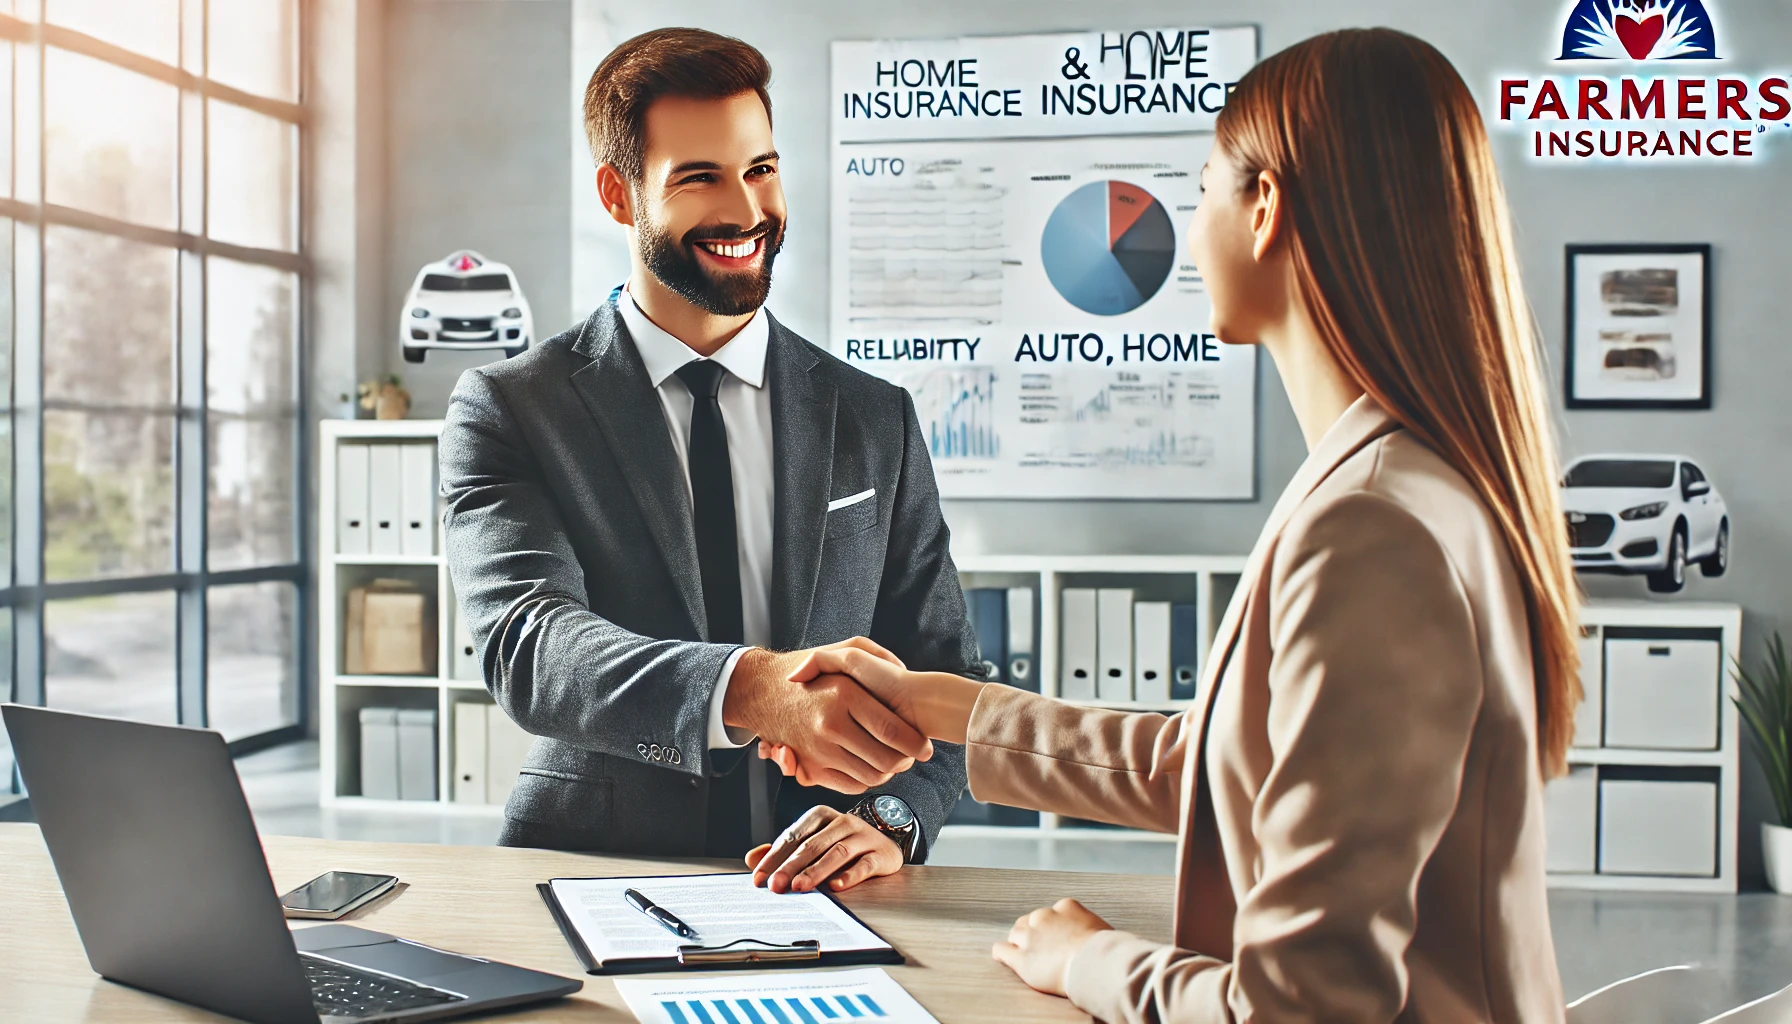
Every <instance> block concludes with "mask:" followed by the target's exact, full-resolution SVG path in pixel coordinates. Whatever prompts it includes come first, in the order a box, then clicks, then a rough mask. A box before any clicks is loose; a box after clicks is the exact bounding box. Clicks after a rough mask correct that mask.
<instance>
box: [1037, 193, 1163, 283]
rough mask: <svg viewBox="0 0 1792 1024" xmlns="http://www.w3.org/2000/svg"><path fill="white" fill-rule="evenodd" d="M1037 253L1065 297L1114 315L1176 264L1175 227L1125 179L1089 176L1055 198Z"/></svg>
mask: <svg viewBox="0 0 1792 1024" xmlns="http://www.w3.org/2000/svg"><path fill="white" fill-rule="evenodd" d="M1039 254H1040V259H1041V261H1042V262H1043V263H1044V264H1045V276H1046V277H1047V278H1049V279H1050V280H1051V283H1052V287H1053V288H1056V289H1057V290H1058V294H1059V295H1062V296H1064V301H1066V302H1068V303H1070V304H1071V305H1073V306H1075V307H1076V308H1078V309H1080V310H1082V311H1083V312H1085V313H1094V314H1096V315H1097V316H1118V315H1119V314H1121V313H1126V312H1130V311H1132V310H1135V309H1137V308H1139V307H1140V306H1142V305H1144V304H1145V303H1146V302H1147V301H1149V300H1150V298H1151V297H1152V296H1153V295H1156V294H1157V291H1158V289H1159V288H1162V287H1163V284H1164V281H1166V280H1167V279H1168V278H1169V276H1170V268H1171V267H1173V266H1175V264H1176V231H1175V229H1173V228H1172V227H1171V226H1170V215H1169V213H1168V212H1167V211H1165V210H1164V205H1163V204H1162V203H1160V202H1158V201H1157V198H1156V197H1155V196H1153V195H1152V194H1151V193H1149V192H1147V191H1145V190H1144V189H1142V188H1140V187H1139V186H1137V185H1133V184H1131V183H1129V182H1124V181H1095V182H1090V183H1089V184H1087V185H1084V186H1082V187H1081V188H1079V189H1077V190H1076V191H1075V192H1072V193H1070V194H1069V195H1067V196H1065V197H1064V199H1063V200H1062V201H1061V202H1059V203H1058V207H1057V209H1055V210H1053V211H1052V215H1051V217H1050V218H1048V219H1047V220H1046V222H1045V231H1044V233H1043V235H1042V236H1041V238H1040V242H1039Z"/></svg>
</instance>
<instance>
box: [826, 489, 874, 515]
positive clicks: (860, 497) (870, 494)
mask: <svg viewBox="0 0 1792 1024" xmlns="http://www.w3.org/2000/svg"><path fill="white" fill-rule="evenodd" d="M876 496H877V488H875V487H873V488H871V489H870V490H868V491H860V492H859V493H857V494H849V495H847V496H846V497H844V498H835V499H834V500H833V501H830V502H828V511H829V512H832V511H834V510H835V509H842V508H845V507H847V506H848V505H857V504H858V503H859V502H861V501H869V500H870V499H872V498H874V497H876Z"/></svg>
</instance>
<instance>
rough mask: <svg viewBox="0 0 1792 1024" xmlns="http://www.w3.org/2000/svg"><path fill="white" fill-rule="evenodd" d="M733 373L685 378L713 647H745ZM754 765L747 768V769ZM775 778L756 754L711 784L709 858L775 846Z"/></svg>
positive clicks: (700, 366) (688, 368) (699, 371)
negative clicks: (730, 402) (729, 410)
mask: <svg viewBox="0 0 1792 1024" xmlns="http://www.w3.org/2000/svg"><path fill="white" fill-rule="evenodd" d="M727 373H728V371H727V370H725V369H723V368H722V364H721V363H717V362H712V361H711V360H708V359H699V360H697V361H696V362H691V363H686V364H684V365H683V366H681V367H679V369H678V379H679V380H681V381H683V382H684V386H685V390H687V391H689V392H690V393H691V438H690V441H691V444H690V450H689V452H688V453H687V459H688V461H689V463H690V475H691V518H692V520H693V525H694V526H695V527H696V531H697V569H698V571H699V572H701V573H702V575H703V611H704V614H706V615H707V616H708V617H709V642H710V643H712V644H741V643H745V642H746V628H745V627H744V626H743V625H742V622H741V599H740V540H739V534H738V533H737V532H736V529H735V522H734V470H733V469H732V468H731V467H730V466H729V464H728V428H727V426H726V425H725V424H724V423H723V422H722V406H721V403H720V402H718V401H717V400H716V396H717V395H718V394H719V393H720V392H721V390H722V378H723V377H724V376H726V375H727ZM743 762H744V763H745V765H746V767H745V768H744V769H743V768H742V767H741V765H742V763H743ZM770 785H771V779H770V776H769V775H768V774H767V772H766V770H765V762H763V761H761V760H760V759H759V758H758V757H757V756H755V755H754V753H753V752H752V751H747V752H746V753H745V755H744V756H742V757H740V758H738V759H737V760H735V762H734V765H733V767H732V770H728V771H724V772H723V774H722V775H720V776H719V777H717V778H715V779H713V780H711V783H710V789H709V810H708V823H709V836H708V840H707V841H706V842H705V844H704V846H705V850H704V852H706V853H708V854H709V855H710V856H712V857H738V856H740V855H741V854H743V853H745V852H746V851H747V850H749V849H751V848H752V847H754V846H756V845H758V844H760V843H765V842H770V841H771V824H772V820H771V819H772V815H771V799H772V797H771V790H770Z"/></svg>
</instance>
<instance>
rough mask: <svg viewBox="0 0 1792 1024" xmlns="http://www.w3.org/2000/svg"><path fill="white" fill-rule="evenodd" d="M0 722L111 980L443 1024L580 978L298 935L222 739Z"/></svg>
mask: <svg viewBox="0 0 1792 1024" xmlns="http://www.w3.org/2000/svg"><path fill="white" fill-rule="evenodd" d="M0 715H3V716H4V718H5V722H6V731H7V732H8V733H10V734H11V735H12V747H13V755H14V757H15V759H16V760H17V763H18V766H19V772H20V774H22V775H23V776H24V779H25V785H26V788H27V789H28V791H29V792H30V794H31V807H32V810H33V811H34V812H35V814H36V817H37V821H38V825H39V827H40V828H41V829H42V830H43V837H44V845H45V846H47V847H49V850H50V859H51V860H52V861H53V862H54V863H55V866H56V874H57V876H58V877H59V878H60V879H61V880H62V891H63V894H64V895H65V896H67V898H68V906H69V910H70V911H71V912H72V913H73V915H74V918H75V927H76V928H77V929H78V930H79V931H80V933H81V944H82V945H83V946H85V947H86V948H87V960H88V962H89V963H91V964H92V965H93V969H94V971H96V972H97V973H99V974H100V975H101V976H102V977H105V978H108V979H110V980H112V981H116V982H119V983H120V984H124V985H129V986H131V987H133V988H139V989H143V990H144V991H147V992H154V993H156V994H157V995H163V996H167V997H168V998H170V999H178V1000H180V1001H181V1002H184V1003H191V1004H193V1005H195V1006H201V1007H204V1008H205V1009H208V1010H213V1011H215V1012H218V1013H222V1014H227V1015H229V1016H232V1017H238V1018H241V1019H243V1020H247V1021H252V1022H255V1024H320V1022H322V1024H347V1022H350V1021H353V1022H356V1024H371V1022H384V1021H422V1020H436V1019H440V1018H444V1017H457V1016H460V1015H462V1014H468V1013H479V1012H485V1011H489V1010H494V1009H498V1008H501V1007H507V1006H517V1005H521V1004H524V1003H532V1002H539V1001H543V1000H548V999H556V998H559V997H561V996H565V995H568V994H570V993H572V992H576V991H578V990H579V989H580V988H581V987H582V986H583V984H584V983H583V982H582V981H577V980H573V979H569V978H562V977H559V976H557V975H553V974H543V973H542V972H540V971H531V970H525V969H523V968H521V967H512V966H510V965H509V964H501V963H494V962H492V961H489V960H481V959H478V958H476V957H470V956H461V955H459V954H457V953H449V952H446V951H444V950H439V949H434V948H431V947H429V946H425V945H422V944H420V943H416V942H411V941H409V940H408V939H402V938H399V937H397V936H394V935H386V934H384V933H382V932H375V931H367V930H365V929H361V928H355V927H351V926H348V925H341V924H330V925H318V926H314V927H309V928H300V929H297V930H292V929H289V928H288V926H287V923H286V918H285V916H284V914H283V913H282V911H281V909H280V898H279V896H278V894H276V893H275V891H274V882H273V879H272V878H271V877H270V876H269V874H268V866H267V861H266V860H265V859H264V858H263V856H262V851H261V842H260V839H259V837H258V836H257V835H256V832H255V822H254V820H253V819H251V818H250V816H249V804H248V802H247V801H246V800H244V799H243V790H242V786H241V785H240V783H239V782H238V781H237V775H236V768H235V766H234V765H233V764H232V763H231V760H230V754H229V752H228V751H227V750H226V749H225V746H224V738H223V737H222V736H220V735H218V734H217V733H216V732H213V731H211V730H209V729H189V728H181V727H178V726H162V725H145V724H143V723H140V722H127V721H123V720H120V719H115V718H99V717H94V716H91V715H78V714H73V713H71V712H67V711H51V710H48V709H45V708H33V707H25V706H23V705H19V704H5V705H0Z"/></svg>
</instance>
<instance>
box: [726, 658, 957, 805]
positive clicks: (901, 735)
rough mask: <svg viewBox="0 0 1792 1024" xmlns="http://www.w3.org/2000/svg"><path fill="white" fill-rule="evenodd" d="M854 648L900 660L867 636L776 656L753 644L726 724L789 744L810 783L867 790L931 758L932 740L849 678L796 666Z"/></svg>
mask: <svg viewBox="0 0 1792 1024" xmlns="http://www.w3.org/2000/svg"><path fill="white" fill-rule="evenodd" d="M846 650H851V651H853V652H854V653H855V654H856V655H859V656H861V657H863V658H864V659H865V660H866V661H867V662H877V663H879V664H892V665H894V666H897V667H900V666H901V665H902V662H901V661H900V660H899V659H898V658H897V657H896V656H895V655H894V654H891V653H890V652H889V651H886V650H884V649H883V648H882V647H880V646H878V645H877V644H875V643H873V642H872V641H870V640H867V639H865V638H864V637H854V638H853V639H851V640H846V641H843V642H841V643H837V644H830V645H828V646H826V647H817V648H812V649H810V650H806V651H793V652H790V653H784V654H780V653H775V652H772V651H767V650H763V649H761V648H757V647H756V648H752V649H750V650H748V651H747V652H746V653H745V654H743V655H742V656H741V658H740V661H738V662H736V663H735V666H734V675H733V677H732V678H731V679H730V680H729V683H728V692H727V695H726V696H725V697H724V698H723V701H722V722H723V724H725V725H729V726H733V727H735V728H740V729H747V730H749V731H751V732H753V733H756V734H757V735H758V736H759V738H760V741H761V742H762V743H769V744H774V745H778V746H782V747H786V748H788V749H790V750H791V751H793V752H794V755H795V758H796V759H798V760H800V762H801V763H802V765H803V767H804V770H805V776H806V777H807V778H808V779H810V780H812V781H810V782H806V783H805V785H821V786H826V787H828V788H829V789H832V790H836V791H838V792H841V793H863V792H864V791H865V790H867V789H870V788H871V787H872V786H881V785H883V784H884V783H886V782H888V781H890V779H891V778H892V777H894V776H895V775H897V774H899V773H901V772H905V771H907V770H909V769H910V768H912V767H914V763H915V762H916V761H925V760H927V759H928V758H930V757H932V756H933V743H932V741H930V740H929V739H928V738H927V737H926V736H923V735H921V733H919V732H917V731H916V730H915V729H914V727H913V726H911V725H909V724H908V723H907V722H905V721H903V720H902V719H901V718H900V717H898V716H897V715H896V714H895V713H894V712H892V711H891V710H890V709H889V708H887V707H885V706H884V705H883V704H881V703H879V702H878V700H877V698H875V697H873V696H871V695H870V694H868V693H866V692H865V690H864V688H863V687H861V686H860V685H859V684H858V683H857V682H855V681H854V680H853V679H852V678H851V677H850V676H846V675H843V674H840V673H839V672H837V671H820V672H807V673H805V674H804V675H803V678H802V679H801V680H800V681H799V680H795V679H793V678H792V677H793V676H795V675H797V674H798V672H799V670H801V669H803V668H804V666H806V665H809V664H810V663H811V662H812V661H813V660H814V659H815V658H816V657H818V656H827V657H832V656H834V655H835V654H837V653H839V652H843V651H846Z"/></svg>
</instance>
